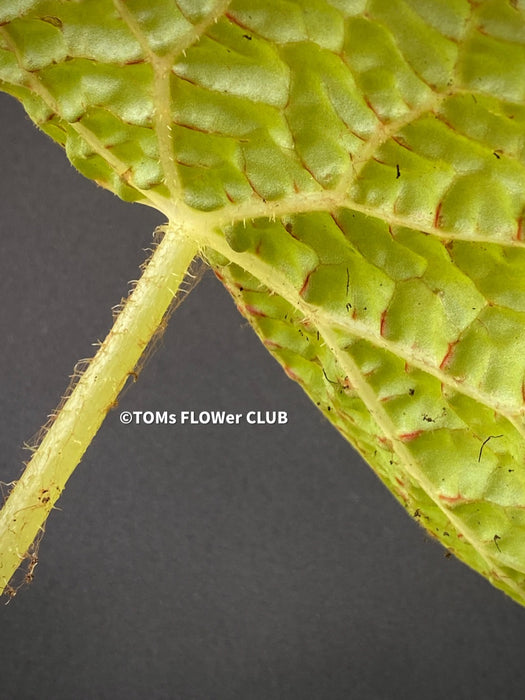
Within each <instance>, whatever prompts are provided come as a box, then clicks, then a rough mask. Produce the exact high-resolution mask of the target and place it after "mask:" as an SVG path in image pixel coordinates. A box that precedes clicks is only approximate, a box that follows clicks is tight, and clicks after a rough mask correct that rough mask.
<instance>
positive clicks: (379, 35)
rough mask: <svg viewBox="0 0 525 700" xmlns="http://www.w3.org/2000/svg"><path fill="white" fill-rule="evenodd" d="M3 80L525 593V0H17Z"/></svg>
mask: <svg viewBox="0 0 525 700" xmlns="http://www.w3.org/2000/svg"><path fill="white" fill-rule="evenodd" d="M0 88H1V89H3V90H4V91H6V92H9V93H11V94H12V95H14V96H15V97H16V98H18V99H19V100H21V101H22V102H23V104H24V106H25V108H26V109H27V111H28V113H29V114H30V116H31V118H32V119H33V120H34V121H35V122H36V123H37V125H38V126H39V127H40V128H41V129H42V130H43V131H44V132H45V133H46V134H48V135H49V136H51V137H52V138H53V139H54V140H55V141H57V142H58V143H60V144H61V145H62V146H64V148H65V149H66V153H67V155H68V157H69V159H70V160H71V162H72V163H73V165H74V166H75V167H76V168H78V170H80V172H82V173H83V174H84V175H86V176H87V177H89V178H92V179H94V180H95V181H96V182H97V183H99V184H100V185H102V186H104V187H106V188H108V189H110V190H112V191H113V192H115V193H116V194H117V195H119V196H120V197H122V198H123V199H125V200H130V201H138V202H142V203H144V204H147V205H149V206H153V207H155V208H157V209H159V210H160V211H162V212H164V213H165V214H166V216H167V217H168V218H169V220H170V222H172V223H176V224H177V225H180V226H181V228H182V230H186V231H189V233H190V235H192V236H194V237H195V238H196V239H197V240H198V241H199V242H200V243H201V244H202V248H203V250H204V251H205V255H206V257H207V258H208V260H209V261H210V263H211V264H212V266H213V267H214V269H215V271H216V273H217V275H218V276H219V277H220V278H221V279H222V281H223V282H224V284H225V285H226V287H227V288H228V289H229V290H230V292H231V294H232V295H233V297H234V299H235V301H236V303H237V305H238V307H239V309H240V311H241V313H243V314H244V315H245V316H246V318H247V319H248V320H249V321H250V323H251V324H252V326H253V327H254V329H255V330H256V332H257V333H258V335H259V336H260V338H261V340H262V342H263V343H264V344H265V345H266V347H267V348H268V350H269V351H270V352H271V353H272V354H273V355H274V357H276V359H277V360H278V361H279V362H280V363H281V364H282V366H283V367H284V369H285V371H286V372H287V374H288V375H289V376H290V377H292V378H293V379H295V380H296V381H298V382H299V383H300V384H301V385H302V387H303V388H304V389H305V391H306V392H307V393H308V394H309V395H310V397H311V398H312V400H313V401H314V402H315V403H316V404H317V405H318V406H319V408H320V409H321V410H322V411H323V413H324V414H325V415H326V416H327V417H328V418H329V419H330V421H332V423H333V424H334V425H335V426H336V427H337V428H338V429H339V430H340V431H341V433H343V435H344V436H345V437H346V438H348V440H349V441H350V442H351V443H352V444H353V445H354V446H355V447H356V449H357V450H358V451H359V452H360V453H361V454H362V455H363V457H364V458H365V459H366V460H367V461H368V462H369V463H370V464H371V466H372V467H373V469H374V470H375V471H376V473H377V474H378V475H379V477H380V478H381V479H382V480H383V482H384V483H385V484H386V485H387V486H388V488H389V489H390V490H391V491H392V492H393V493H394V495H395V496H396V497H397V498H398V500H399V501H400V502H401V503H402V504H403V505H404V506H405V508H406V509H407V510H408V511H409V513H411V515H413V516H414V517H415V518H416V519H417V520H418V521H419V522H420V523H421V524H422V525H424V526H425V527H426V528H427V529H428V530H429V531H430V532H431V533H432V534H434V535H435V536H436V537H437V538H438V539H439V540H440V541H441V542H442V543H443V544H444V545H445V546H446V547H447V548H448V549H450V550H451V551H452V552H453V553H454V554H456V555H457V556H458V557H459V558H460V559H462V560H463V561H464V562H466V563H467V564H468V565H470V566H471V567H473V568H474V569H476V570H478V571H479V572H480V573H481V574H483V575H484V576H486V577H487V578H488V579H489V580H490V581H491V582H492V583H493V584H494V585H496V586H497V587H499V588H501V589H503V590H504V591H505V592H506V593H508V594H509V595H511V596H512V597H513V598H514V599H516V600H518V601H519V602H521V603H522V604H523V603H525V440H524V438H525V423H524V418H523V416H524V410H525V409H524V395H525V371H524V370H525V368H524V362H523V358H524V357H525V275H524V274H523V271H524V270H525V1H524V0H509V2H507V1H505V0H485V1H481V2H479V1H476V2H475V1H474V0H472V1H471V2H467V0H448V1H447V2H444V1H443V0H368V1H367V0H303V1H302V2H301V1H300V0H233V1H232V2H226V1H224V0H215V1H214V0H200V1H198V2H194V1H192V0H178V2H175V1H174V0H126V2H124V0H113V1H112V0H81V1H80V2H67V3H63V2H61V1H60V0H47V1H42V2H34V1H32V0H7V1H4V2H3V3H2V6H1V7H0Z"/></svg>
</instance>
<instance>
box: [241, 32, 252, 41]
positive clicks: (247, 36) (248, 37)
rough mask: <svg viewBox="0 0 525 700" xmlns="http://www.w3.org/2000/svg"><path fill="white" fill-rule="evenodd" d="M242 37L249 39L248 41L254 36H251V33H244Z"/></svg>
mask: <svg viewBox="0 0 525 700" xmlns="http://www.w3.org/2000/svg"><path fill="white" fill-rule="evenodd" d="M242 38H243V39H248V41H251V40H252V38H251V36H250V35H249V34H243V35H242Z"/></svg>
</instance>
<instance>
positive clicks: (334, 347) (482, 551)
mask: <svg viewBox="0 0 525 700" xmlns="http://www.w3.org/2000/svg"><path fill="white" fill-rule="evenodd" d="M317 329H318V330H319V333H320V335H321V337H322V338H323V339H324V341H325V342H326V344H327V345H328V347H329V348H330V350H331V352H332V355H333V356H334V358H335V360H336V362H337V364H338V365H339V366H340V367H341V369H342V370H343V371H344V374H345V375H346V376H348V378H349V380H350V383H351V384H352V386H353V387H354V389H356V390H357V393H358V394H359V397H360V398H361V400H362V401H363V403H364V405H365V406H366V408H367V410H368V411H369V412H370V414H371V415H372V417H373V418H374V420H375V422H376V424H377V426H378V427H379V429H380V430H381V431H382V432H383V435H384V437H385V438H387V439H388V440H389V441H390V444H391V445H392V449H393V451H394V453H395V454H396V456H397V457H398V458H399V460H400V462H401V464H402V466H403V469H404V470H405V471H406V473H407V474H408V475H409V476H410V478H411V479H412V480H413V481H414V482H415V483H416V484H418V485H419V487H420V488H421V489H422V490H423V491H424V492H425V493H426V495H427V496H428V497H429V498H430V499H431V500H432V502H433V503H434V504H435V505H436V506H437V507H438V508H439V509H440V510H441V512H442V513H443V514H444V515H445V516H446V517H447V518H448V520H449V522H450V523H451V525H452V526H453V527H454V528H455V530H456V532H458V533H461V534H462V535H463V536H464V538H465V540H466V541H467V542H468V543H469V544H470V546H471V547H472V548H473V549H474V551H476V552H477V553H478V555H479V556H480V557H481V558H482V559H483V560H484V561H485V563H486V564H487V567H488V570H487V573H489V572H490V573H491V574H494V573H496V574H497V575H498V577H499V578H500V579H501V580H503V581H505V582H506V584H507V585H508V586H509V588H512V590H514V591H515V592H516V594H517V595H518V596H519V597H520V598H521V597H523V594H524V591H523V590H522V589H521V588H520V586H519V585H517V584H516V583H515V581H514V580H513V579H510V580H507V576H506V574H505V572H504V570H503V569H502V568H500V565H499V563H498V561H497V559H495V558H494V556H493V555H492V553H491V552H490V551H488V550H487V546H486V544H485V543H484V542H481V541H480V540H479V539H477V538H476V536H475V533H474V532H473V531H472V530H471V528H469V527H468V526H467V525H466V524H465V523H464V522H463V521H462V520H460V519H459V518H458V517H457V516H456V515H455V514H454V511H453V509H449V508H447V507H446V506H445V505H444V504H443V503H442V502H441V500H440V498H439V495H438V494H437V493H436V491H435V488H434V487H433V485H432V484H431V482H430V481H429V479H428V478H427V477H426V476H425V474H424V472H423V471H422V470H421V468H420V467H419V464H418V462H417V460H416V459H414V457H413V456H412V455H411V453H410V451H409V450H408V449H407V448H406V446H405V445H404V444H403V443H402V442H401V441H400V439H399V437H398V436H397V434H396V433H397V431H396V428H395V425H394V424H393V423H392V421H391V419H390V418H389V416H388V414H387V413H386V411H385V409H384V408H383V407H382V406H381V403H380V402H379V401H378V399H377V396H376V395H375V393H374V391H373V389H372V388H371V387H370V385H369V384H368V383H367V382H366V380H365V378H364V377H363V375H362V373H361V372H360V370H359V368H358V367H357V365H356V364H355V362H354V361H353V359H352V358H351V357H350V356H349V355H348V354H347V353H345V352H344V351H342V350H341V349H340V348H339V345H338V343H337V338H336V337H335V336H334V334H333V331H332V329H331V328H330V327H329V326H327V325H325V324H323V323H318V324H317Z"/></svg>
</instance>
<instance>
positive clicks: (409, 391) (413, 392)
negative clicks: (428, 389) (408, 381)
mask: <svg viewBox="0 0 525 700" xmlns="http://www.w3.org/2000/svg"><path fill="white" fill-rule="evenodd" d="M415 393H416V390H415V389H409V390H408V394H409V396H414V394H415Z"/></svg>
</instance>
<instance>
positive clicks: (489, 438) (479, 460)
mask: <svg viewBox="0 0 525 700" xmlns="http://www.w3.org/2000/svg"><path fill="white" fill-rule="evenodd" d="M502 437H503V435H489V436H488V438H487V439H486V440H483V442H482V443H481V447H480V448H479V455H478V462H481V455H482V453H483V448H484V447H485V445H486V444H487V442H488V441H489V440H492V439H494V440H496V439H497V438H502Z"/></svg>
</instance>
